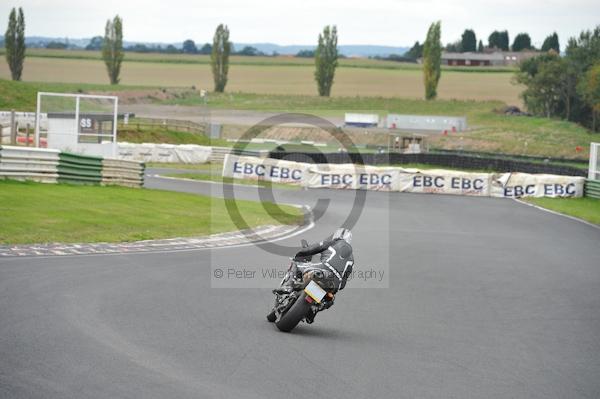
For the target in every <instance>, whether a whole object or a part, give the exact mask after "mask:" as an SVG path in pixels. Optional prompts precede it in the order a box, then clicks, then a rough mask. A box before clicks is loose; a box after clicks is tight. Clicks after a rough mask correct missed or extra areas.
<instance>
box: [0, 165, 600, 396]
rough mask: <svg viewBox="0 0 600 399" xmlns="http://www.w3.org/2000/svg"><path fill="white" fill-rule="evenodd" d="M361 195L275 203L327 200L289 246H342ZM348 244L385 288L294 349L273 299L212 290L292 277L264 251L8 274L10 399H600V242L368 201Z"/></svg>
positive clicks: (331, 317)
mask: <svg viewBox="0 0 600 399" xmlns="http://www.w3.org/2000/svg"><path fill="white" fill-rule="evenodd" d="M149 172H150V173H153V172H152V171H149ZM147 185H148V186H150V187H154V188H167V189H178V190H183V191H190V192H198V193H200V192H204V193H207V192H212V193H213V195H220V194H221V187H220V186H219V185H215V184H206V183H194V182H179V181H175V180H163V179H156V178H148V179H147ZM238 189H239V191H240V195H241V196H242V197H246V198H256V196H257V195H256V189H255V188H239V187H238ZM354 196H355V193H354V192H352V191H329V190H310V191H294V190H279V191H277V193H276V197H277V198H278V199H279V200H281V201H284V202H289V203H297V204H307V205H314V203H315V200H316V198H318V197H321V198H329V199H330V200H331V201H332V202H331V204H330V205H329V208H328V210H327V211H326V212H325V213H324V215H323V216H322V217H320V218H319V219H318V220H317V222H316V225H315V227H314V228H313V229H311V230H310V231H308V232H307V233H305V234H303V235H302V236H299V237H293V238H289V239H286V240H284V241H281V242H280V243H279V244H282V245H288V246H292V245H298V241H299V239H300V238H307V239H309V240H312V241H314V240H317V239H321V238H323V237H324V236H326V235H328V234H330V233H331V232H332V231H333V229H334V228H335V227H337V226H338V225H339V224H340V223H341V221H342V220H343V219H344V218H345V217H346V215H347V214H348V212H349V209H350V207H351V204H352V202H353V201H354ZM353 231H354V248H355V257H356V262H357V264H363V265H364V264H379V265H383V266H384V267H386V268H388V269H389V288H381V289H360V288H356V289H350V288H349V289H347V290H344V291H343V292H341V293H340V294H339V295H338V297H337V299H336V304H335V306H334V307H333V308H332V309H331V310H330V311H327V312H323V313H322V314H319V315H318V316H317V319H316V322H315V324H313V325H305V324H302V325H300V326H299V327H298V328H297V329H296V330H295V331H294V332H292V333H290V334H285V333H280V332H278V331H277V330H276V328H275V327H274V326H273V325H272V324H270V323H268V322H267V321H266V320H265V314H266V313H267V311H268V310H269V307H270V306H271V304H272V294H271V293H270V291H269V290H268V289H251V288H243V289H217V288H211V283H210V281H211V265H213V266H214V265H223V266H228V265H232V266H233V265H235V266H240V265H249V266H257V265H270V266H278V267H281V268H282V269H284V268H286V267H287V263H288V262H287V260H286V259H285V258H284V257H281V256H276V255H272V254H270V253H268V252H265V251H263V250H262V249H260V248H256V247H253V246H250V247H239V248H230V249H219V250H213V251H211V250H196V251H187V252H173V253H151V254H137V255H133V254H129V255H106V256H71V257H47V258H10V259H1V260H0V398H61V399H63V398H78V399H79V398H212V397H216V398H234V397H239V398H284V397H290V398H291V397H319V398H328V397H331V398H334V397H335V398H340V397H343V398H384V397H385V398H509V397H510V398H597V397H600V378H599V376H600V229H597V228H594V227H591V226H588V225H585V224H583V223H580V222H577V221H574V220H570V219H567V218H564V217H562V216H558V215H554V214H551V213H548V212H543V211H540V210H538V209H535V208H533V207H529V206H526V205H523V204H520V203H517V202H515V201H511V200H507V199H496V198H469V197H456V196H449V195H448V196H444V195H415V194H405V193H392V194H388V193H377V192H369V193H368V195H367V199H366V204H365V207H364V209H363V211H362V214H361V217H360V219H359V221H358V223H357V225H356V226H355V227H354V229H353ZM289 255H290V256H292V255H293V254H291V253H290V254H289ZM384 263H385V264H384ZM349 285H350V286H351V285H352V284H351V283H350V284H349Z"/></svg>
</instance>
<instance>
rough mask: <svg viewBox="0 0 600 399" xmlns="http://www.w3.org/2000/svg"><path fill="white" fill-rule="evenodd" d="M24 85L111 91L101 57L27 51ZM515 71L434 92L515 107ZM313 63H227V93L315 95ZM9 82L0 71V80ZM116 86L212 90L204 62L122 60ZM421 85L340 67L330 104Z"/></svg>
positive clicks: (446, 76)
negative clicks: (84, 84) (92, 86)
mask: <svg viewBox="0 0 600 399" xmlns="http://www.w3.org/2000/svg"><path fill="white" fill-rule="evenodd" d="M28 55H29V56H28V57H27V58H26V60H25V66H24V70H23V79H24V80H25V81H32V82H65V83H79V82H87V83H93V84H102V83H108V77H107V73H106V68H105V66H104V63H103V62H102V61H101V59H100V53H99V52H88V51H66V50H46V49H41V50H38V49H31V50H29V51H28ZM513 72H514V71H513V70H512V69H506V68H494V69H489V70H488V69H485V68H475V69H471V68H458V67H453V68H447V69H444V72H443V74H442V78H441V81H440V86H439V89H438V92H439V97H440V98H441V99H473V100H489V99H498V100H501V101H504V102H506V103H510V104H520V103H521V101H520V99H519V97H518V94H519V92H520V91H521V88H520V87H518V86H515V85H513V84H512V83H511V79H512V76H513ZM313 74H314V64H313V60H311V59H300V58H293V57H240V56H234V57H232V58H231V68H230V72H229V81H228V85H227V90H228V91H231V92H246V93H259V94H288V93H294V94H303V95H316V94H317V89H316V84H315V82H314V76H313ZM9 76H10V74H9V71H8V66H7V65H6V63H0V78H8V77H9ZM121 83H123V84H125V85H133V86H153V87H158V86H160V87H187V88H189V87H192V86H195V87H197V88H204V89H211V88H212V87H213V80H212V75H211V71H210V66H209V64H208V56H201V55H185V54H171V55H168V54H136V53H127V54H126V56H125V61H124V63H123V66H122V70H121ZM423 93H424V89H423V77H422V73H421V70H420V66H419V65H417V64H403V63H397V62H391V61H379V60H372V59H342V60H340V68H339V69H338V71H337V73H336V78H335V84H334V86H333V96H383V97H401V98H411V99H419V98H423V95H424V94H423Z"/></svg>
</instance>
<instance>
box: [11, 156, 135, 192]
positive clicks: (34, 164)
mask: <svg viewBox="0 0 600 399" xmlns="http://www.w3.org/2000/svg"><path fill="white" fill-rule="evenodd" d="M0 178H4V179H14V180H32V181H37V182H41V183H71V184H102V185H120V186H127V187H141V186H142V185H143V184H144V164H143V163H140V162H135V161H121V160H114V159H103V158H101V157H92V156H84V155H78V154H71V153H67V152H60V151H58V150H52V149H44V148H26V147H12V146H0Z"/></svg>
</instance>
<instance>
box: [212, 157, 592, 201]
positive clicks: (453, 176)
mask: <svg viewBox="0 0 600 399" xmlns="http://www.w3.org/2000/svg"><path fill="white" fill-rule="evenodd" d="M223 177H232V178H238V179H253V180H265V181H271V182H274V183H290V184H297V185H302V186H304V187H308V188H335V189H353V190H375V191H400V192H411V193H431V194H454V195H470V196H481V197H490V196H491V197H504V198H519V197H581V196H583V186H584V181H585V178H583V177H580V176H561V175H548V174H527V173H485V172H462V171H451V170H443V169H432V170H420V169H409V168H401V167H397V166H395V167H391V166H390V167H377V166H368V165H355V164H311V163H307V162H294V161H288V160H280V159H271V158H266V159H262V158H256V157H243V156H237V155H227V156H226V157H225V162H224V163H223Z"/></svg>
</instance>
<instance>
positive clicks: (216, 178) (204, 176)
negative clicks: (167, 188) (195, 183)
mask: <svg viewBox="0 0 600 399" xmlns="http://www.w3.org/2000/svg"><path fill="white" fill-rule="evenodd" d="M164 176H167V177H177V178H183V179H192V180H201V181H211V182H216V183H235V184H244V185H249V186H259V187H275V188H287V189H294V190H297V189H299V188H300V187H299V186H296V185H293V184H286V183H271V182H268V181H264V180H252V179H234V178H232V177H223V176H221V175H220V171H219V173H216V171H215V172H214V173H210V174H209V173H168V174H166V175H164Z"/></svg>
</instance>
